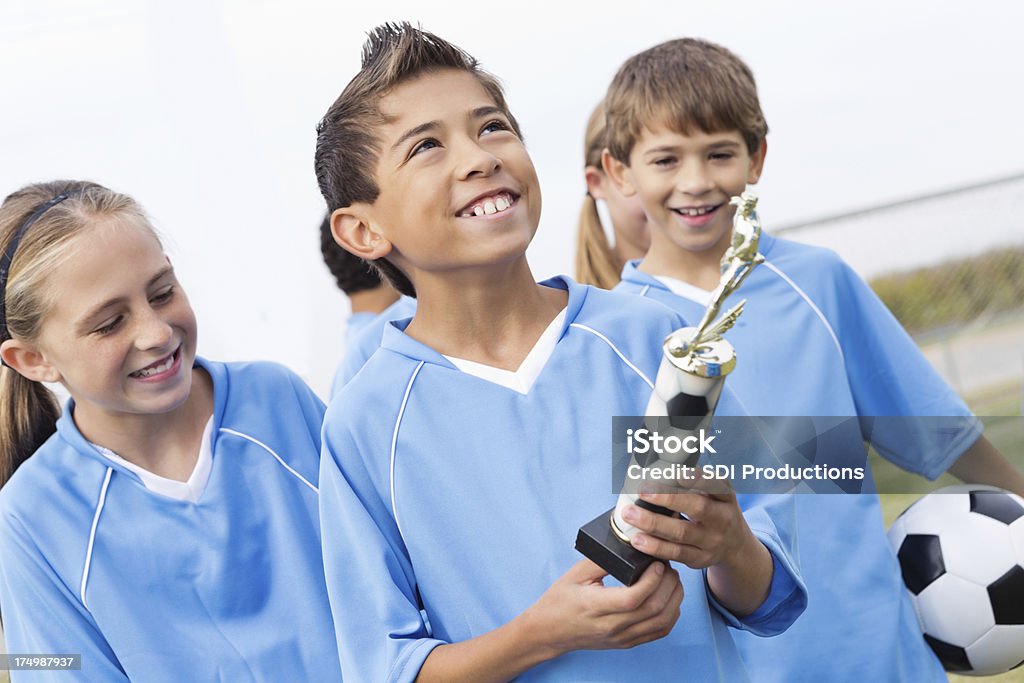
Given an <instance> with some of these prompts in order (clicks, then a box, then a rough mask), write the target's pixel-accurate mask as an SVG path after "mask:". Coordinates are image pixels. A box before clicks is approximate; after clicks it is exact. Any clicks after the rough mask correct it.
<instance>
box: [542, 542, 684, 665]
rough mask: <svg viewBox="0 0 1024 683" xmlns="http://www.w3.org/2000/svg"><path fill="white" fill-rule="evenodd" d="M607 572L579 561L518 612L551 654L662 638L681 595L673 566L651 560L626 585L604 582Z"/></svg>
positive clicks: (673, 618)
mask: <svg viewBox="0 0 1024 683" xmlns="http://www.w3.org/2000/svg"><path fill="white" fill-rule="evenodd" d="M607 575H608V572H606V571H604V570H603V569H601V568H600V567H599V566H597V565H596V564H594V563H593V562H591V561H590V560H586V559H584V560H580V561H579V562H577V563H576V564H574V565H573V566H572V567H571V568H570V569H569V571H567V572H566V573H565V574H563V575H562V576H561V577H560V578H559V579H558V580H557V581H555V582H554V583H553V584H552V585H551V587H550V588H548V590H547V591H545V592H544V595H542V596H541V597H540V599H539V600H538V601H537V602H536V603H534V604H533V605H532V606H531V607H530V608H529V609H528V610H526V612H525V613H524V614H523V615H522V616H523V618H524V620H525V621H526V622H527V623H528V624H529V628H530V630H532V631H533V632H534V636H535V637H536V639H537V642H538V644H541V645H542V646H543V647H546V648H550V649H551V653H550V654H551V656H552V657H557V656H559V655H561V654H564V653H566V652H571V651H573V650H610V649H622V648H630V647H634V646H636V645H640V644H642V643H646V642H649V641H652V640H657V639H659V638H663V637H665V636H666V635H668V633H669V632H670V631H671V630H672V627H673V626H675V623H676V620H677V619H679V605H680V603H681V602H682V600H683V585H682V583H680V581H679V574H678V573H676V571H675V570H673V569H672V568H670V567H667V566H666V565H665V564H664V563H662V562H655V563H653V564H652V565H651V566H650V567H648V568H647V570H646V571H645V572H644V573H643V575H642V576H641V577H640V580H639V581H637V582H636V583H635V584H633V585H632V586H629V587H620V586H610V587H609V586H605V585H604V584H603V583H602V579H603V578H604V577H605V576H607Z"/></svg>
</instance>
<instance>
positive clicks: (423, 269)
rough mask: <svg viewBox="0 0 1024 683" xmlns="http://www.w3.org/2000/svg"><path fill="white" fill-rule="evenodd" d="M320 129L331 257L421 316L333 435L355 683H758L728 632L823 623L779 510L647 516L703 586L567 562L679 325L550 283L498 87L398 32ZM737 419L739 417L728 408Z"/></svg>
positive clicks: (325, 507)
mask: <svg viewBox="0 0 1024 683" xmlns="http://www.w3.org/2000/svg"><path fill="white" fill-rule="evenodd" d="M318 132H319V137H318V141H317V156H316V168H317V175H318V180H319V182H320V187H321V191H322V192H323V193H324V196H325V198H326V199H327V202H328V205H329V206H330V207H331V209H332V210H333V215H332V227H333V230H334V234H335V238H336V239H337V240H338V242H339V243H340V244H342V245H343V246H344V247H345V248H346V249H348V250H349V251H351V252H353V253H355V254H357V255H359V256H361V257H363V258H365V259H367V260H369V261H371V262H373V263H375V264H376V265H377V266H378V267H379V268H380V270H381V272H382V273H384V274H385V276H386V277H388V278H389V279H390V280H391V282H392V283H393V284H394V285H395V286H396V288H397V289H398V290H399V291H401V292H403V293H405V294H409V295H415V296H417V299H418V311H417V313H416V316H415V318H413V319H412V321H411V322H410V321H408V320H404V321H397V322H393V323H391V324H389V325H387V326H386V328H385V330H384V336H383V340H382V343H381V348H380V349H379V350H378V351H377V352H376V353H375V354H374V355H373V356H372V357H371V358H370V359H369V361H368V362H367V363H366V365H365V366H364V368H363V369H362V371H361V372H360V373H359V374H358V375H357V376H356V377H355V378H353V379H352V381H351V382H349V384H347V385H346V386H345V388H344V389H343V390H342V391H341V393H340V394H339V396H338V397H337V398H336V400H335V401H334V402H333V403H332V405H331V407H330V409H329V412H328V416H327V418H326V421H325V425H324V455H323V463H322V470H321V510H322V513H323V520H324V523H323V527H322V528H323V541H324V563H325V568H326V574H327V577H328V579H327V581H328V590H329V593H330V598H331V605H332V610H333V613H334V616H335V623H336V625H337V633H338V642H339V645H340V647H341V662H342V669H343V672H344V674H345V676H346V677H350V678H352V679H353V680H374V681H411V680H421V681H429V680H472V681H500V680H508V679H510V678H514V677H516V676H520V675H521V676H522V680H570V679H571V680H588V681H605V680H606V681H621V680H625V679H626V678H629V677H632V676H641V677H648V678H649V679H650V680H665V679H668V678H678V677H680V676H688V677H692V678H693V679H694V680H723V681H738V680H745V679H746V672H745V671H744V669H743V665H742V662H741V661H740V659H739V656H738V654H737V652H736V650H735V646H734V645H733V643H732V638H731V634H730V631H729V628H728V627H729V626H732V627H735V628H743V629H748V630H751V631H753V632H756V633H759V634H763V635H771V634H775V633H778V632H779V631H781V630H783V629H785V628H786V627H787V626H788V625H789V624H790V623H791V622H792V621H793V619H795V618H796V616H797V615H798V614H799V613H800V611H801V610H802V609H803V606H804V601H805V595H804V591H803V588H802V584H801V581H800V578H799V576H798V574H797V573H796V570H795V569H794V566H793V563H792V559H791V549H790V547H789V543H788V541H789V540H790V533H789V528H788V522H789V521H791V520H787V519H786V516H785V514H784V513H779V514H777V515H776V516H772V515H769V514H768V513H767V508H766V507H765V506H758V505H754V506H751V509H748V511H747V512H746V513H741V511H740V507H739V504H738V503H737V499H736V496H735V495H728V494H725V495H721V496H704V495H700V494H694V493H688V494H674V495H668V494H665V495H662V496H659V497H655V498H653V499H652V500H654V501H655V502H658V503H660V504H663V505H665V506H667V507H672V508H673V509H678V510H686V511H687V513H688V514H689V515H690V517H691V519H692V520H693V521H692V522H684V521H683V520H682V519H675V520H672V519H669V518H667V517H666V518H664V519H663V520H659V521H658V522H657V523H656V524H655V523H652V522H651V521H650V520H649V519H646V518H642V519H640V520H638V522H637V524H636V525H637V526H638V527H640V528H643V529H645V530H646V531H647V533H642V534H640V535H638V537H637V538H638V541H637V542H638V543H640V544H644V548H645V550H647V551H649V552H650V553H651V554H654V555H656V556H657V557H660V558H662V559H682V560H686V561H688V562H689V563H690V565H691V566H693V567H696V569H692V568H689V567H687V566H684V565H673V566H666V564H663V563H661V562H656V563H654V564H652V566H651V567H650V568H649V569H648V570H647V572H645V574H644V575H643V576H642V577H641V579H640V581H639V582H638V583H636V584H635V585H633V586H631V587H628V588H626V587H622V586H607V587H606V586H604V585H603V584H602V579H603V578H604V577H605V576H606V573H605V572H604V571H602V570H601V569H600V568H599V567H597V566H596V565H594V564H593V563H591V562H590V561H589V560H580V559H579V556H578V555H576V554H575V553H574V551H573V549H572V546H571V543H572V539H573V538H574V537H575V535H576V532H577V529H578V527H579V525H580V524H581V523H582V522H585V521H587V520H588V519H590V518H591V517H592V516H593V515H594V514H595V512H597V511H600V510H603V509H607V508H608V507H609V506H610V505H611V504H612V503H613V502H614V501H615V495H614V492H613V491H611V490H610V486H609V479H610V478H609V476H608V475H609V474H610V470H609V468H610V464H611V463H610V461H609V460H608V458H607V454H608V445H609V444H608V426H609V419H610V418H611V417H612V416H613V415H635V414H638V413H640V412H642V411H643V408H644V406H645V405H646V402H647V399H648V397H649V396H650V392H651V383H650V379H649V378H650V377H652V376H654V373H655V372H656V370H657V367H658V364H659V362H660V352H661V341H662V339H663V338H664V337H665V336H666V335H667V334H668V333H669V332H671V331H672V330H674V329H676V328H678V327H680V326H682V320H681V319H680V318H679V317H678V316H677V315H675V314H673V313H671V311H668V310H667V309H665V308H664V307H662V306H661V305H660V304H656V303H654V302H641V301H638V300H635V299H632V298H629V299H627V298H625V297H622V296H621V295H616V294H613V293H609V292H603V291H600V290H595V289H592V288H589V287H582V286H579V285H577V284H576V283H574V282H572V281H571V280H569V279H568V278H554V279H552V280H550V281H547V282H545V283H539V284H538V283H537V282H535V281H534V279H533V275H532V273H531V271H530V266H529V264H528V263H527V261H526V257H525V252H526V249H527V246H528V245H529V243H530V240H531V239H532V238H533V235H534V233H535V231H536V229H537V225H538V222H539V219H540V210H541V197H540V188H539V185H538V181H537V175H536V172H535V171H534V168H533V164H532V161H531V160H530V157H529V154H528V153H527V151H526V148H525V147H524V145H523V142H522V139H521V136H520V134H519V127H518V124H517V123H516V121H515V119H514V118H513V117H512V115H511V113H510V112H509V110H508V107H507V105H506V104H505V99H504V95H503V94H502V92H501V88H500V87H499V86H498V84H497V82H496V81H495V80H494V79H493V77H491V76H490V75H488V74H486V73H485V72H483V71H481V70H480V69H479V68H478V66H477V63H476V61H475V60H474V59H473V58H472V57H470V56H469V55H467V54H466V53H464V52H462V51H461V50H459V49H458V48H456V47H455V46H453V45H451V44H449V43H447V42H445V41H443V40H441V39H440V38H438V37H437V36H434V35H431V34H429V33H425V32H423V31H420V30H418V29H414V28H412V27H411V26H409V25H407V24H402V25H385V26H382V27H379V28H377V29H375V30H374V31H373V32H371V34H370V38H369V40H368V42H367V45H366V47H365V48H364V55H363V68H362V70H361V71H360V72H359V74H357V76H356V77H355V78H354V79H353V80H352V82H351V83H349V85H348V86H347V87H346V89H345V90H344V92H343V93H342V94H341V96H340V97H339V98H338V100H337V101H336V102H335V103H334V105H332V107H331V109H330V110H329V111H328V112H327V114H326V116H325V117H324V119H323V121H322V123H321V125H320V127H319V129H318ZM623 311H628V314H624V313H623ZM720 410H722V411H723V412H729V411H733V412H736V411H739V410H740V408H739V406H738V405H737V404H736V403H735V400H734V399H733V398H732V397H731V395H729V394H728V392H726V395H724V397H723V399H722V401H721V403H720ZM781 507H784V506H781V505H780V508H781ZM788 510H789V513H790V516H791V514H792V511H791V509H788ZM644 514H648V513H644ZM641 517H642V515H641ZM776 523H778V525H779V526H778V527H777V526H776ZM698 554H699V556H700V557H701V558H702V560H697V559H695V558H696V557H697V555H698ZM677 570H678V572H677ZM702 570H703V571H702ZM684 592H685V600H684V599H683V596H684ZM677 621H678V622H679V626H678V627H676V623H677ZM634 647H636V648H637V649H635V650H631V651H630V652H617V651H616V650H620V649H623V648H634Z"/></svg>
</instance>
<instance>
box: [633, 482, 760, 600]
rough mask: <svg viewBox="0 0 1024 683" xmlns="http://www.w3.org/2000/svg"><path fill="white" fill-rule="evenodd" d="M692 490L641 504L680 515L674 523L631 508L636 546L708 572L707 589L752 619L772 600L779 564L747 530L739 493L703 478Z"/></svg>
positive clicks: (691, 484) (655, 496)
mask: <svg viewBox="0 0 1024 683" xmlns="http://www.w3.org/2000/svg"><path fill="white" fill-rule="evenodd" d="M687 488H688V489H691V490H687V491H683V490H681V489H675V490H674V491H670V492H665V489H661V492H657V493H641V494H640V499H641V500H644V501H647V502H649V503H653V504H654V505H660V506H661V507H664V508H668V509H670V510H675V511H676V512H681V513H683V514H684V515H686V516H687V517H688V519H680V518H678V517H669V516H667V515H661V514H658V513H656V512H651V511H650V510H644V509H643V508H641V507H638V506H636V505H631V506H629V507H627V508H626V509H625V510H623V513H622V516H623V519H625V521H626V522H628V523H630V524H632V525H633V526H635V527H636V528H638V529H640V530H641V531H640V533H637V534H636V535H635V536H634V537H633V546H634V547H635V548H637V549H639V550H641V551H643V552H645V553H647V554H648V555H653V556H654V557H658V558H661V559H663V560H675V561H677V562H682V563H683V564H685V565H687V566H689V567H692V568H694V569H704V568H707V569H708V573H707V581H708V587H709V588H710V590H711V593H712V594H713V595H714V596H715V598H716V599H717V600H718V601H719V602H720V603H721V604H722V605H723V606H724V607H725V608H726V609H728V610H730V611H731V612H732V613H733V614H735V615H736V616H738V617H743V616H745V615H748V614H752V613H753V612H754V611H755V610H756V609H757V608H758V607H760V606H761V604H762V603H763V602H764V601H765V599H766V598H767V597H768V591H769V589H770V588H771V582H772V574H773V572H774V561H773V560H772V555H771V553H770V552H769V551H768V548H766V547H765V545H764V544H763V543H761V541H760V540H758V538H757V537H756V536H755V535H754V533H753V532H752V531H751V530H750V527H749V526H748V525H747V520H746V518H744V516H743V512H742V510H740V506H739V503H738V502H737V500H736V493H735V492H734V491H733V490H732V489H731V487H729V486H728V485H727V484H726V483H724V482H720V481H714V480H707V479H702V478H700V477H698V478H697V479H696V480H693V481H687Z"/></svg>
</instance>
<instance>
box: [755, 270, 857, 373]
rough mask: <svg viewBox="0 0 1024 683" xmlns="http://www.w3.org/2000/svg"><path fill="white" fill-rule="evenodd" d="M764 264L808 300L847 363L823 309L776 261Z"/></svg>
mask: <svg viewBox="0 0 1024 683" xmlns="http://www.w3.org/2000/svg"><path fill="white" fill-rule="evenodd" d="M764 265H765V266H766V267H767V268H768V270H770V271H772V272H773V273H775V274H776V275H778V276H779V277H781V278H782V279H783V280H785V281H786V284H788V285H789V286H790V287H792V288H793V290H794V291H795V292H796V293H797V294H799V295H800V297H801V298H802V299H803V300H804V301H806V302H807V305H808V306H810V307H811V310H812V311H814V313H815V314H816V315H817V316H818V318H819V319H820V320H821V323H822V324H823V325H824V326H825V329H826V330H827V331H828V334H829V336H830V337H832V343H833V344H835V345H836V351H838V352H839V360H840V361H842V363H843V365H846V356H845V354H843V347H842V346H840V344H839V337H837V336H836V333H835V330H833V329H832V325H830V324H829V322H828V319H827V318H826V317H825V314H824V313H822V312H821V309H820V308H818V307H817V305H815V303H814V302H813V301H811V297H810V296H808V295H807V292H805V291H804V290H802V289H800V285H798V284H797V283H795V282H793V280H792V279H791V278H790V277H789V276H788V275H786V274H785V273H783V272H782V270H780V269H779V267H778V266H776V265H775V264H774V263H769V262H768V261H765V262H764Z"/></svg>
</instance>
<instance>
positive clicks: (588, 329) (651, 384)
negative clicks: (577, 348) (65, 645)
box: [569, 323, 654, 389]
mask: <svg viewBox="0 0 1024 683" xmlns="http://www.w3.org/2000/svg"><path fill="white" fill-rule="evenodd" d="M569 327H578V328H579V329H581V330H584V331H586V332H589V333H590V334H592V335H594V336H596V337H597V338H598V339H601V340H603V341H604V343H605V344H607V345H608V346H610V347H612V351H614V352H615V355H617V356H618V357H619V358H620V359H621V360H622V362H623V363H625V364H626V365H628V366H629V367H630V369H631V370H632V371H633V372H635V373H636V374H638V375H640V379H642V380H643V381H645V382H647V386H649V387H650V388H651V389H654V382H652V381H651V380H649V379H647V375H645V374H644V373H642V372H641V371H640V368H638V367H637V366H635V365H633V364H632V363H630V362H629V359H628V358H626V357H625V356H624V355H622V352H621V351H619V349H618V347H616V346H615V344H613V343H612V341H611V340H610V339H608V337H606V336H604V335H603V334H601V333H600V332H598V331H597V330H595V329H594V328H592V327H587V326H586V325H581V324H580V323H569Z"/></svg>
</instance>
